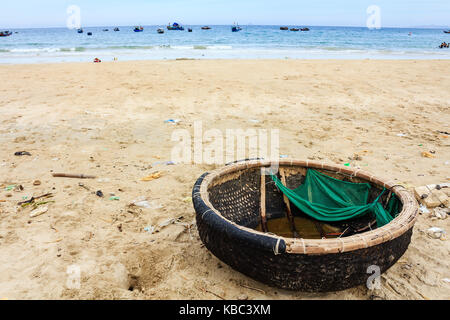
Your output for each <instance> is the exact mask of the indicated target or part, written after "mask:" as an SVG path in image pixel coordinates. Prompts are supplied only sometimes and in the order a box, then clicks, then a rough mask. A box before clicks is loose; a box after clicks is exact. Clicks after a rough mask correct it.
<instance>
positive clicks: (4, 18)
mask: <svg viewBox="0 0 450 320" xmlns="http://www.w3.org/2000/svg"><path fill="white" fill-rule="evenodd" d="M71 5H76V6H78V7H79V8H80V17H81V24H82V26H85V27H89V26H129V25H138V24H139V25H165V24H167V23H169V22H173V21H177V22H180V23H182V24H186V25H230V24H232V23H233V22H238V23H240V24H241V25H246V24H254V25H301V26H366V21H367V19H368V14H367V12H366V10H367V8H368V7H369V6H371V5H377V6H379V8H380V10H381V11H380V18H381V27H418V26H449V25H450V0H422V1H418V0H370V1H366V0H334V1H332V0H308V1H305V0H282V1H280V0H270V1H269V0H189V1H181V0H132V1H125V0H20V1H6V0H2V4H1V10H0V29H4V28H43V27H65V26H66V21H67V19H68V17H69V14H68V13H67V8H68V7H69V6H71Z"/></svg>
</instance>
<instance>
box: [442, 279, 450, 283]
mask: <svg viewBox="0 0 450 320" xmlns="http://www.w3.org/2000/svg"><path fill="white" fill-rule="evenodd" d="M442 281H444V282H447V283H450V279H449V278H444V279H442Z"/></svg>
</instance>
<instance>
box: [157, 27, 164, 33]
mask: <svg viewBox="0 0 450 320" xmlns="http://www.w3.org/2000/svg"><path fill="white" fill-rule="evenodd" d="M156 32H158V33H164V29H161V28H159V29H158V30H156Z"/></svg>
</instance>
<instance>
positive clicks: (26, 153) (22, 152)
mask: <svg viewBox="0 0 450 320" xmlns="http://www.w3.org/2000/svg"><path fill="white" fill-rule="evenodd" d="M14 155H15V156H31V153H29V152H28V151H17V152H15V153H14Z"/></svg>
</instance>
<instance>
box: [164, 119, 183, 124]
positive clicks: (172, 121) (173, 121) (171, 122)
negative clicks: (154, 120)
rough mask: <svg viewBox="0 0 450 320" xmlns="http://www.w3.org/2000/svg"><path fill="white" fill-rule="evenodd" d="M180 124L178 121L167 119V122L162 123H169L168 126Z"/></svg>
mask: <svg viewBox="0 0 450 320" xmlns="http://www.w3.org/2000/svg"><path fill="white" fill-rule="evenodd" d="M180 122H181V120H180V119H168V120H166V121H164V123H170V124H178V123H180Z"/></svg>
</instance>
